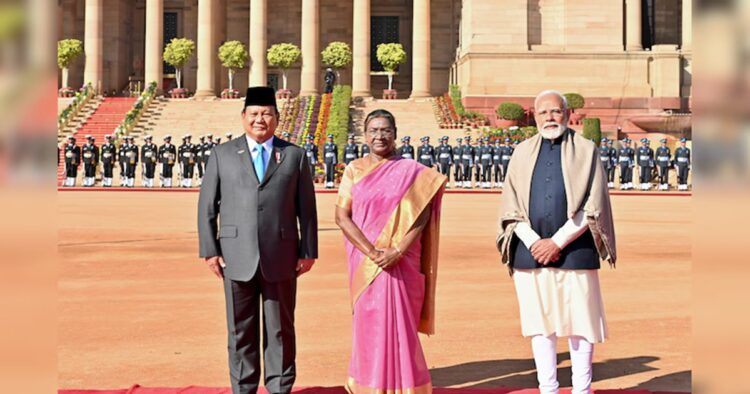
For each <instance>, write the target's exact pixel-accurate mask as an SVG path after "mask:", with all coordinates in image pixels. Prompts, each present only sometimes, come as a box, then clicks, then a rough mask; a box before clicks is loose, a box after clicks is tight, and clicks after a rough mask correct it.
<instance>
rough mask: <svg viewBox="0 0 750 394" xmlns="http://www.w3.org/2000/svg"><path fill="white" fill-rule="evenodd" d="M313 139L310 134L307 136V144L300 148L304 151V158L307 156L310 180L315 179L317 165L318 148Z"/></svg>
mask: <svg viewBox="0 0 750 394" xmlns="http://www.w3.org/2000/svg"><path fill="white" fill-rule="evenodd" d="M314 140H315V137H313V136H312V134H308V135H307V142H306V143H305V145H303V146H302V148H303V149H304V150H305V156H307V163H308V164H309V165H310V175H311V176H312V179H315V166H317V165H318V146H317V145H315V144H314V143H313V141H314Z"/></svg>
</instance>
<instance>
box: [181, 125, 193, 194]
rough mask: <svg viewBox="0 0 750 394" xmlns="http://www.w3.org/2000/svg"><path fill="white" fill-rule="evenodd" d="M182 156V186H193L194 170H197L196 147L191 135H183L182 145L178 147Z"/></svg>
mask: <svg viewBox="0 0 750 394" xmlns="http://www.w3.org/2000/svg"><path fill="white" fill-rule="evenodd" d="M177 155H178V156H179V157H180V167H181V170H182V171H180V176H181V177H182V179H181V181H180V186H182V187H193V172H194V171H195V147H194V146H193V144H192V143H191V142H190V135H189V134H185V135H184V136H182V145H180V146H179V147H178V148H177Z"/></svg>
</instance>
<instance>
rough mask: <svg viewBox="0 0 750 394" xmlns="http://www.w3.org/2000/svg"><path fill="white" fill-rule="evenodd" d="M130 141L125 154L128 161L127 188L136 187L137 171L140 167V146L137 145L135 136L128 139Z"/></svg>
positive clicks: (126, 163)
mask: <svg viewBox="0 0 750 394" xmlns="http://www.w3.org/2000/svg"><path fill="white" fill-rule="evenodd" d="M126 138H127V139H128V148H127V151H126V152H125V156H126V158H127V160H126V161H125V176H126V177H127V181H126V185H125V186H127V187H133V186H134V185H135V169H136V167H138V159H139V158H138V145H136V144H135V138H134V137H133V136H128V137H126Z"/></svg>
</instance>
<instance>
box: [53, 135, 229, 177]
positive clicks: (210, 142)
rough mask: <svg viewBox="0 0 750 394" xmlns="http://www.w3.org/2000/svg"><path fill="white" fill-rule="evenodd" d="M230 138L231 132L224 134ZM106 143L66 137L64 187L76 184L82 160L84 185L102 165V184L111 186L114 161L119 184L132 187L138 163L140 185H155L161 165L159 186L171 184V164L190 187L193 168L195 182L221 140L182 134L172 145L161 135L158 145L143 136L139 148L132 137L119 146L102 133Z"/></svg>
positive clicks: (150, 137) (88, 136)
mask: <svg viewBox="0 0 750 394" xmlns="http://www.w3.org/2000/svg"><path fill="white" fill-rule="evenodd" d="M226 137H227V139H231V138H232V135H231V134H230V133H227V134H226ZM105 139H106V142H105V143H104V144H103V145H102V146H101V147H98V146H96V143H95V139H94V137H92V136H90V135H87V136H86V144H85V145H83V146H78V145H76V139H75V137H72V136H71V137H68V142H67V144H66V145H65V147H64V156H65V181H64V182H63V186H68V187H70V186H75V183H76V177H77V175H78V167H79V166H80V165H81V163H83V165H84V177H83V186H85V187H92V186H94V184H95V182H96V172H97V169H98V168H99V165H100V164H101V175H102V186H104V187H112V183H113V178H114V167H115V164H117V165H119V170H120V186H121V187H133V186H134V184H135V173H136V168H137V167H138V164H139V163H140V164H141V174H142V178H143V180H142V185H143V186H144V187H148V188H151V187H154V177H155V176H156V171H157V166H159V165H161V167H160V170H161V171H160V174H159V178H160V182H159V185H160V186H161V187H172V178H173V167H174V165H175V164H179V177H180V186H181V187H192V182H193V176H194V172H195V168H196V167H197V168H198V181H199V182H200V180H201V179H202V178H203V173H204V166H205V163H207V162H208V157H209V155H210V154H211V150H212V149H213V147H214V146H216V145H218V144H220V143H221V137H217V138H216V140H214V138H213V135H211V134H207V135H205V136H200V137H199V140H200V143H198V144H193V143H191V139H192V137H191V136H190V135H184V136H183V137H182V144H181V145H180V146H179V147H177V146H175V145H173V144H172V136H170V135H167V136H165V137H164V143H163V144H162V145H161V146H159V147H157V146H156V144H154V143H153V142H152V139H153V137H152V136H150V135H146V136H144V137H143V140H144V144H143V145H142V146H141V147H139V146H138V145H136V144H135V139H134V138H133V137H132V136H125V137H123V138H122V143H121V144H120V146H119V148H118V147H117V146H115V144H114V143H113V141H112V140H113V136H111V135H107V136H105Z"/></svg>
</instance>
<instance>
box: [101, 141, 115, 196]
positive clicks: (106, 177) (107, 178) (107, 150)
mask: <svg viewBox="0 0 750 394" xmlns="http://www.w3.org/2000/svg"><path fill="white" fill-rule="evenodd" d="M104 139H106V140H107V142H105V143H104V145H102V149H101V152H102V155H101V156H102V186H104V187H112V177H113V175H114V174H113V173H114V168H115V157H117V147H115V144H113V143H112V136H111V135H110V134H107V135H105V136H104Z"/></svg>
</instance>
